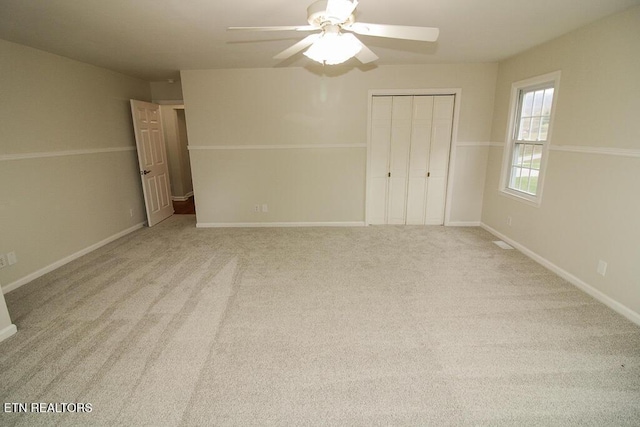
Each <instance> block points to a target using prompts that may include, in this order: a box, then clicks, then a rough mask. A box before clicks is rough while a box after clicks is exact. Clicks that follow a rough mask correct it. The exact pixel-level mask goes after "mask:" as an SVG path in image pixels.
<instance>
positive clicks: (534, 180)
mask: <svg viewBox="0 0 640 427" xmlns="http://www.w3.org/2000/svg"><path fill="white" fill-rule="evenodd" d="M530 172H531V173H530V175H529V183H528V184H527V185H528V187H527V189H526V192H527V193H529V194H536V192H537V191H538V176H539V175H540V172H538V171H537V170H531V171H530Z"/></svg>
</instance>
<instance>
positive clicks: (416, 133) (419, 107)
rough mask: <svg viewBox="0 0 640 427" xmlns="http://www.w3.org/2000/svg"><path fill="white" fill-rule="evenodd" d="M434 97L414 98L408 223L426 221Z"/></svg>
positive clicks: (416, 223)
mask: <svg viewBox="0 0 640 427" xmlns="http://www.w3.org/2000/svg"><path fill="white" fill-rule="evenodd" d="M433 98H434V97H433V96H415V97H414V99H413V112H412V123H411V150H410V157H409V179H408V183H407V185H408V189H407V221H406V223H407V224H413V225H420V224H424V222H425V209H426V196H427V172H428V171H429V170H428V165H429V147H430V145H431V124H432V116H433Z"/></svg>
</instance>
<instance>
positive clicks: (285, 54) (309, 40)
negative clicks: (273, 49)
mask: <svg viewBox="0 0 640 427" xmlns="http://www.w3.org/2000/svg"><path fill="white" fill-rule="evenodd" d="M318 38H320V33H317V34H309V35H308V36H307V37H305V38H303V39H302V40H300V41H299V42H298V43H296V44H294V45H293V46H290V47H288V48H287V49H285V50H283V51H282V52H280V53H279V54H277V55H276V56H274V57H273V59H287V58H289V57H290V56H293V55H295V54H296V53H298V52H300V51H301V50H302V49H304V48H305V47H307V46H311V45H312V44H313V42H315V41H316V40H318Z"/></svg>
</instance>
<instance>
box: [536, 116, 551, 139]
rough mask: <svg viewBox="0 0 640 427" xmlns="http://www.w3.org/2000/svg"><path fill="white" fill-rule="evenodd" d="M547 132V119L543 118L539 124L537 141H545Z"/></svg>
mask: <svg viewBox="0 0 640 427" xmlns="http://www.w3.org/2000/svg"><path fill="white" fill-rule="evenodd" d="M548 132H549V117H543V118H542V121H541V122H540V134H539V135H540V136H539V137H538V141H546V140H547V133H548Z"/></svg>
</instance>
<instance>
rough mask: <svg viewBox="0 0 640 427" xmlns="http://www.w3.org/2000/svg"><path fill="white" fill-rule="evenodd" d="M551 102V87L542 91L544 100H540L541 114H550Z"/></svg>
mask: <svg viewBox="0 0 640 427" xmlns="http://www.w3.org/2000/svg"><path fill="white" fill-rule="evenodd" d="M552 102H553V88H549V89H547V90H545V91H544V101H543V102H542V115H543V116H550V115H551V103H552Z"/></svg>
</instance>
